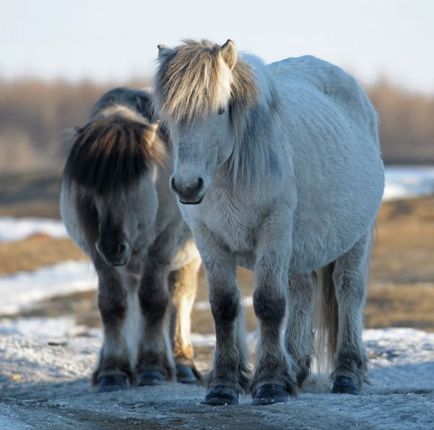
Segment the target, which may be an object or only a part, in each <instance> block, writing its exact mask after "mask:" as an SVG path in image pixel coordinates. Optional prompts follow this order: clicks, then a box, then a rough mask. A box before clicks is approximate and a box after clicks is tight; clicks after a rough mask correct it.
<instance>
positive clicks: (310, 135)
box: [268, 56, 384, 270]
mask: <svg viewBox="0 0 434 430" xmlns="http://www.w3.org/2000/svg"><path fill="white" fill-rule="evenodd" d="M268 67H269V68H270V70H271V71H272V73H273V75H274V77H275V82H276V87H277V91H278V92H279V95H280V96H281V100H282V104H283V106H282V111H283V116H284V118H285V122H286V124H287V127H288V130H287V132H288V145H290V146H291V152H292V159H293V169H294V180H295V183H296V188H297V198H298V201H297V209H296V213H295V228H294V260H293V263H292V264H293V267H295V268H297V269H301V270H306V269H308V270H310V269H313V268H315V267H319V266H321V265H323V264H327V263H329V262H330V261H333V260H334V259H335V258H337V257H338V256H339V255H341V254H343V253H344V252H346V251H348V250H349V249H350V248H351V247H352V246H353V245H354V244H355V243H356V242H357V240H359V239H360V237H362V235H363V234H365V233H366V231H367V230H368V229H370V228H372V224H373V223H374V221H375V217H376V214H377V212H378V208H379V205H380V203H381V197H382V194H383V188H384V168H383V163H382V160H381V154H380V150H379V145H378V133H377V118H376V113H375V111H374V109H373V107H372V105H371V103H370V102H369V100H368V98H367V96H366V94H365V92H364V91H363V89H362V88H361V87H360V86H359V85H358V83H357V82H356V80H355V79H354V78H352V77H351V76H350V75H348V74H347V73H345V72H344V71H343V70H342V69H340V68H339V67H337V66H334V65H332V64H329V63H327V62H325V61H322V60H319V59H317V58H314V57H310V56H306V57H300V58H291V59H287V60H283V61H280V62H278V63H273V64H271V65H270V66H268Z"/></svg>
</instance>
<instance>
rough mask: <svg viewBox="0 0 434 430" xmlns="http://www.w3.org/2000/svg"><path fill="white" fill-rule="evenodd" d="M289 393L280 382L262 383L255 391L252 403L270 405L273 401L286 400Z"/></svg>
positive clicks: (280, 401)
mask: <svg viewBox="0 0 434 430" xmlns="http://www.w3.org/2000/svg"><path fill="white" fill-rule="evenodd" d="M288 398H289V394H288V393H287V391H286V390H285V388H284V387H283V385H280V384H264V385H261V386H260V387H259V388H258V390H257V391H256V394H255V397H254V398H253V402H252V405H254V406H259V405H272V404H273V403H282V402H287V401H288Z"/></svg>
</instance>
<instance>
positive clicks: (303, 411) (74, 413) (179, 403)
mask: <svg viewBox="0 0 434 430" xmlns="http://www.w3.org/2000/svg"><path fill="white" fill-rule="evenodd" d="M37 326H38V327H39V326H40V322H37ZM59 326H61V327H63V328H62V331H63V335H62V336H63V337H61V338H58V339H56V340H55V341H53V340H51V338H47V337H46V336H45V335H39V334H38V333H36V330H31V329H30V326H29V323H28V322H27V323H25V324H24V325H22V324H21V323H18V324H15V323H12V322H11V323H10V325H9V330H8V331H3V332H2V333H0V428H1V429H5V430H6V429H7V430H15V429H22V428H23V429H28V428H36V429H44V430H45V429H56V430H58V429H70V428H80V429H132V428H146V429H175V428H176V429H204V428H215V429H232V428H237V429H246V430H247V429H249V430H257V429H270V430H271V429H273V430H275V429H283V428H303V429H333V428H343V429H347V428H352V427H355V428H358V429H390V430H392V429H393V430H404V429H431V430H432V429H433V428H434V394H433V393H434V378H433V375H434V334H428V333H424V332H422V331H418V330H412V329H386V330H366V331H365V336H364V337H365V341H366V345H367V351H368V355H369V357H370V372H369V376H370V380H371V385H366V386H365V389H364V392H363V393H362V394H361V395H359V396H351V395H334V394H329V393H326V392H318V390H317V389H316V386H315V385H313V386H312V387H313V388H311V387H310V386H308V387H307V388H306V389H305V390H303V391H302V392H301V393H300V394H299V396H298V397H297V398H293V399H290V401H289V402H288V403H286V404H276V405H272V406H262V407H253V406H251V405H250V397H249V396H245V397H243V398H242V399H241V402H240V405H239V406H227V407H209V406H205V405H202V404H201V403H200V400H201V399H202V398H203V395H204V391H205V389H204V388H203V387H201V386H199V385H195V386H186V385H181V384H175V383H169V384H167V385H165V386H158V387H142V388H134V389H130V390H126V391H122V392H113V393H103V394H97V393H93V392H92V390H91V388H90V385H89V378H90V374H91V371H92V369H93V367H94V365H95V363H96V360H97V353H98V349H99V346H100V341H101V337H100V333H98V332H97V331H94V332H93V333H86V332H84V333H81V334H80V333H77V331H74V330H72V327H71V331H69V333H68V330H66V331H65V328H67V326H68V322H66V320H62V321H61V322H60V323H59ZM196 347H198V345H196ZM198 365H199V366H198V367H199V368H202V369H204V368H206V367H207V363H198Z"/></svg>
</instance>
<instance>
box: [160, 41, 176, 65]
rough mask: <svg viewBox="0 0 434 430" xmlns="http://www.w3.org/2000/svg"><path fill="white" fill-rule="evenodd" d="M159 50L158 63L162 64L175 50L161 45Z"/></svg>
mask: <svg viewBox="0 0 434 430" xmlns="http://www.w3.org/2000/svg"><path fill="white" fill-rule="evenodd" d="M157 48H158V61H159V62H160V63H162V62H163V61H164V60H165V59H166V58H167V57H168V56H169V55H170V54H172V52H173V51H174V49H172V48H169V47H168V46H166V45H161V44H160V45H158V46H157Z"/></svg>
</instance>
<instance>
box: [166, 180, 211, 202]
mask: <svg viewBox="0 0 434 430" xmlns="http://www.w3.org/2000/svg"><path fill="white" fill-rule="evenodd" d="M170 188H172V190H173V191H174V192H175V193H176V194H177V195H178V199H179V202H180V203H182V204H183V205H198V204H199V203H201V202H202V200H203V198H204V196H205V192H206V189H205V181H204V180H203V178H201V177H199V178H195V179H194V180H191V181H189V182H185V181H180V180H177V179H176V178H175V176H173V175H172V177H171V178H170Z"/></svg>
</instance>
